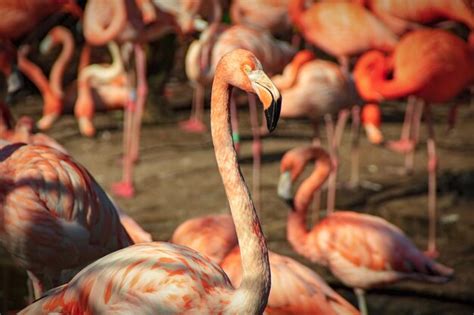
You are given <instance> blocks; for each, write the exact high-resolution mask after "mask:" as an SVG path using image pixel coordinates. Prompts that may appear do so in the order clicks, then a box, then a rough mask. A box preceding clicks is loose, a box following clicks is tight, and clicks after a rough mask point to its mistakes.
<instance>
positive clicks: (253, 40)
mask: <svg viewBox="0 0 474 315" xmlns="http://www.w3.org/2000/svg"><path fill="white" fill-rule="evenodd" d="M209 45H210V46H211V48H210V49H209V54H210V58H206V57H205V54H206V51H207V49H206V47H208V46H209ZM236 48H243V49H247V50H250V51H252V52H253V53H254V54H255V55H256V56H257V58H258V59H259V60H262V62H263V67H264V68H265V70H266V71H268V72H269V73H271V74H274V73H277V72H279V71H281V69H282V68H283V66H284V65H285V64H286V63H287V62H288V61H289V60H290V58H291V57H292V56H293V54H294V53H295V51H294V49H293V48H291V46H290V45H289V44H287V43H286V42H282V41H278V40H275V39H274V38H273V37H272V36H271V34H270V33H268V32H264V31H261V30H257V29H254V28H251V27H248V26H244V25H235V26H232V27H230V28H225V27H222V26H220V25H218V24H213V25H212V26H211V27H210V28H209V29H208V31H206V32H204V33H203V34H202V35H201V39H200V40H199V41H197V42H194V43H193V44H191V46H190V49H189V51H188V53H187V56H186V66H187V69H186V72H187V73H188V75H190V79H193V78H196V82H195V83H196V94H195V100H194V102H193V110H192V113H191V117H190V119H189V120H188V121H185V122H184V123H183V124H182V127H183V128H185V129H186V130H189V131H202V130H204V129H205V125H204V124H203V123H202V115H203V110H204V85H205V84H206V82H209V81H210V80H211V79H212V77H213V74H214V71H215V69H216V64H217V62H218V61H219V60H220V58H221V57H222V56H223V55H224V54H226V53H227V52H229V51H232V50H233V49H236ZM203 59H204V60H207V62H205V64H204V65H203V64H202V63H201V61H203ZM249 107H250V119H251V125H252V135H253V139H254V140H253V145H252V152H253V159H254V162H253V186H252V188H253V197H254V199H255V204H256V205H257V209H259V208H260V165H261V151H262V144H261V140H260V130H259V126H258V117H257V116H258V114H257V111H256V105H255V98H253V97H252V96H250V97H249ZM231 108H232V109H231V111H232V115H231V118H232V130H233V140H234V145H235V146H236V148H237V151H239V148H240V135H239V132H238V117H237V110H236V105H235V101H234V100H233V98H232V107H231Z"/></svg>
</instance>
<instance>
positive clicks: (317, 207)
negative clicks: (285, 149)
mask: <svg viewBox="0 0 474 315" xmlns="http://www.w3.org/2000/svg"><path fill="white" fill-rule="evenodd" d="M312 125H313V146H315V147H320V146H321V137H320V135H319V121H318V120H317V119H315V120H313V121H312ZM313 205H314V208H313V211H312V212H311V214H312V216H313V220H312V221H313V223H316V222H318V221H319V213H320V211H321V189H318V190H317V191H316V192H315V193H314V198H313Z"/></svg>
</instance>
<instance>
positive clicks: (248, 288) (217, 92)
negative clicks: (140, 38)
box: [211, 68, 270, 314]
mask: <svg viewBox="0 0 474 315" xmlns="http://www.w3.org/2000/svg"><path fill="white" fill-rule="evenodd" d="M229 75H231V74H229V73H227V72H226V68H218V70H217V72H216V74H215V77H214V83H213V88H212V97H211V133H212V140H213V144H214V151H215V155H216V160H217V165H218V168H219V172H220V174H221V177H222V181H223V183H224V187H225V191H226V194H227V198H228V200H229V206H230V211H231V214H232V219H233V220H234V225H235V229H236V232H237V239H238V241H239V244H240V251H241V254H242V255H241V256H242V270H243V276H242V282H241V284H240V286H239V287H238V289H236V290H235V292H234V293H233V295H234V298H233V299H232V302H231V303H230V304H229V305H228V306H227V308H226V311H225V313H236V314H261V313H262V312H263V310H264V308H265V305H266V304H267V301H268V295H269V292H270V265H269V261H268V250H267V246H266V242H265V238H264V236H263V233H262V228H261V226H260V222H259V219H258V216H257V213H256V211H255V207H254V204H253V201H252V199H251V197H250V192H249V190H248V188H247V186H246V184H245V181H244V178H243V176H242V173H241V170H240V167H239V164H238V162H237V154H236V152H235V149H234V146H233V142H232V137H231V126H230V112H229V106H230V92H231V86H230V85H229V84H228V81H227V76H229Z"/></svg>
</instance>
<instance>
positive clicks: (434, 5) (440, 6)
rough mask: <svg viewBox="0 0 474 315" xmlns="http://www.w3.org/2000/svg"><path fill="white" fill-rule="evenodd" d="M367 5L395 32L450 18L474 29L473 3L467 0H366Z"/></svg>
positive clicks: (403, 31) (399, 32)
mask: <svg viewBox="0 0 474 315" xmlns="http://www.w3.org/2000/svg"><path fill="white" fill-rule="evenodd" d="M364 2H365V5H366V6H367V7H368V8H369V9H370V10H371V11H372V12H374V14H375V15H377V16H378V17H379V18H380V19H381V20H382V21H383V22H384V23H385V24H386V25H387V26H388V27H390V28H391V29H392V30H393V31H394V32H395V33H397V34H402V33H405V32H406V31H407V30H409V29H413V28H419V27H420V26H419V25H417V24H416V23H423V24H425V23H431V22H434V21H436V20H439V19H449V20H454V21H459V22H461V23H464V24H466V25H467V26H468V27H469V28H470V29H471V30H472V29H474V11H473V9H472V4H471V5H469V2H468V1H465V0H434V1H433V0H421V1H410V0H388V1H387V0H365V1H364Z"/></svg>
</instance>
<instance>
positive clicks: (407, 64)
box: [354, 29, 474, 255]
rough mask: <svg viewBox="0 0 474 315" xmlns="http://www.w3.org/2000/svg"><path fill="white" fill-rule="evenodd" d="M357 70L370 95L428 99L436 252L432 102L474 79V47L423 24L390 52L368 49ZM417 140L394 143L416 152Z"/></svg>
mask: <svg viewBox="0 0 474 315" xmlns="http://www.w3.org/2000/svg"><path fill="white" fill-rule="evenodd" d="M389 72H393V79H386V78H385V76H386V74H388V73H389ZM354 76H355V79H356V84H357V88H358V89H359V92H360V94H361V95H362V97H364V98H365V99H367V100H372V101H380V100H382V99H397V98H400V97H405V96H409V95H414V96H417V97H418V98H420V99H421V100H423V101H424V102H426V106H425V115H426V116H425V117H426V123H427V127H428V141H427V151H428V173H429V181H428V213H429V221H430V226H429V232H428V235H429V236H428V253H429V254H430V255H436V254H437V249H436V221H437V220H436V169H437V156H436V145H435V138H434V130H433V123H432V119H431V105H430V103H443V102H446V101H448V100H450V99H452V98H453V97H455V96H456V95H457V94H458V93H459V92H461V91H462V90H463V89H464V88H465V87H466V86H468V85H469V84H470V83H472V81H473V79H474V60H473V58H472V52H471V51H470V49H469V46H468V44H467V43H465V42H464V41H463V40H461V39H460V38H458V37H456V36H455V35H452V34H450V33H448V32H446V31H443V30H427V29H426V30H418V31H414V32H411V33H409V34H407V35H405V36H404V37H403V38H402V40H401V41H400V43H399V44H398V46H397V48H396V49H395V51H394V53H393V55H392V56H390V57H385V56H384V55H383V54H382V53H380V52H376V51H371V52H368V53H366V54H364V55H363V56H362V57H361V58H360V59H359V60H358V62H357V64H356V67H355V70H354ZM417 124H418V122H415V125H417ZM412 142H413V140H410V139H402V140H401V141H399V142H392V143H391V144H389V146H390V147H391V148H393V149H398V150H402V149H403V151H407V150H406V148H407V147H408V148H409V149H411V151H412V152H413V143H412ZM408 151H410V150H408ZM411 154H413V153H411Z"/></svg>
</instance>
